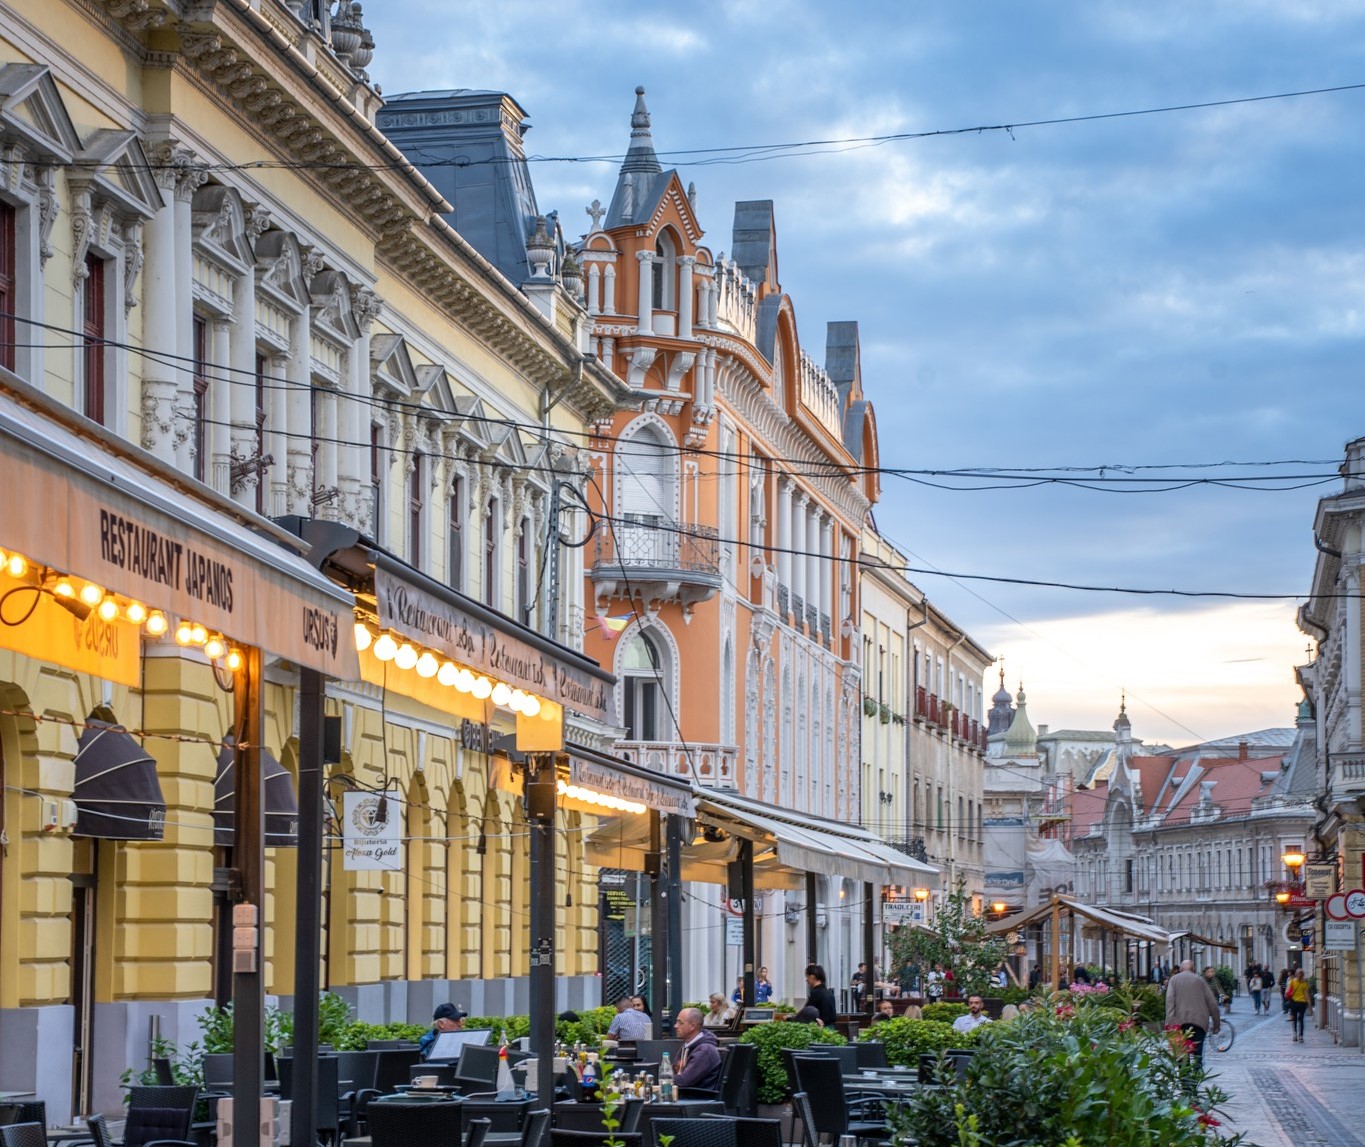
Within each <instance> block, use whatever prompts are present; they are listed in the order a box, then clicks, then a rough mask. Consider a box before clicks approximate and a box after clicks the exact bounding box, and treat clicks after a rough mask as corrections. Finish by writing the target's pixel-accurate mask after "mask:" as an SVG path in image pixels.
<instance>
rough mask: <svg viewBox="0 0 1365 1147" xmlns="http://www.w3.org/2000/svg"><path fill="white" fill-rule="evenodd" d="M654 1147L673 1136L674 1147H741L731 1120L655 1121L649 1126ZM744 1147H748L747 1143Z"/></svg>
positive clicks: (658, 1146) (659, 1146) (659, 1145)
mask: <svg viewBox="0 0 1365 1147" xmlns="http://www.w3.org/2000/svg"><path fill="white" fill-rule="evenodd" d="M649 1130H650V1134H651V1135H653V1136H654V1139H653V1143H654V1147H661V1137H662V1136H665V1135H671V1136H672V1137H673V1142H672V1147H740V1143H739V1140H738V1139H737V1138H736V1136H735V1125H734V1123H733V1122H731V1121H730V1120H729V1119H725V1118H723V1117H722V1118H721V1119H655V1120H652V1121H651V1122H650V1124H649ZM743 1147H748V1144H747V1143H745V1144H744V1145H743Z"/></svg>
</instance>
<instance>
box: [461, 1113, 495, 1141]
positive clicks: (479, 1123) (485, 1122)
mask: <svg viewBox="0 0 1365 1147" xmlns="http://www.w3.org/2000/svg"><path fill="white" fill-rule="evenodd" d="M492 1126H493V1121H492V1120H491V1119H473V1120H470V1123H469V1130H468V1131H467V1132H466V1133H465V1139H464V1147H483V1141H484V1140H485V1139H487V1138H488V1129H489V1128H490V1127H492Z"/></svg>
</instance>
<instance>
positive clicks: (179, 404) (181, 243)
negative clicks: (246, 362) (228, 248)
mask: <svg viewBox="0 0 1365 1147" xmlns="http://www.w3.org/2000/svg"><path fill="white" fill-rule="evenodd" d="M176 163H177V168H176V171H177V178H176V181H175V197H174V210H175V256H174V257H175V291H176V296H175V346H176V354H177V355H178V356H179V357H178V360H177V361H179V362H180V363H181V364H182V365H181V367H180V368H179V369H178V370H177V371H176V401H175V405H176V417H175V464H176V465H177V466H178V467H179V468H180V469H181V470H183V471H184V472H185V473H187V474H192V473H193V472H194V462H193V459H192V458H191V453H192V451H193V449H194V445H193V443H194V380H193V377H192V373H191V368H190V367H189V366H188V365H186V364H189V363H192V362H193V361H194V303H193V298H194V227H193V222H194V220H193V207H192V204H193V200H194V193H195V192H196V191H198V190H199V188H201V187H202V186H203V185H204V184H205V182H207V180H208V175H207V174H206V173H205V172H204V170H203V169H202V168H201V167H198V166H197V165H195V164H193V163H192V162H191V160H190V153H188V152H185V153H184V154H183V159H182V157H181V156H179V155H178V156H177V159H176ZM204 473H205V476H206V477H207V476H208V468H207V467H206V468H205V471H204Z"/></svg>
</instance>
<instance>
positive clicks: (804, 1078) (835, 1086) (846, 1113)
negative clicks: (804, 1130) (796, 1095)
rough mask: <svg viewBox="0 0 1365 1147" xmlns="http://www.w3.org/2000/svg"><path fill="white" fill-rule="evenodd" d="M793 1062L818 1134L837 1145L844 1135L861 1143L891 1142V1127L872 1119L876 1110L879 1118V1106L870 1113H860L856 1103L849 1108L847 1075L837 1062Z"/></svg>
mask: <svg viewBox="0 0 1365 1147" xmlns="http://www.w3.org/2000/svg"><path fill="white" fill-rule="evenodd" d="M792 1062H793V1063H794V1065H795V1067H796V1084H797V1087H798V1088H799V1089H800V1090H801V1091H802V1092H804V1093H805V1095H806V1098H807V1100H808V1102H809V1103H810V1109H811V1114H812V1115H813V1116H814V1119H815V1129H816V1130H817V1131H820V1132H824V1133H825V1134H827V1135H829V1136H830V1137H831V1138H833V1140H834V1141H835V1142H836V1143H837V1142H838V1141H839V1137H840V1136H841V1135H853V1136H855V1137H856V1138H858V1139H882V1140H888V1139H890V1138H891V1127H890V1126H889V1125H888V1124H887V1122H886V1120H885V1119H882V1118H877V1119H872V1118H870V1116H871V1115H872V1114H873V1112H872V1110H871V1109H870V1108H871V1107H873V1106H875V1107H876V1108H877V1109H878V1114H880V1110H879V1109H880V1106H881V1105H880V1102H876V1101H874V1102H873V1103H869V1104H868V1108H867V1109H861V1110H860V1104H859V1103H858V1101H857V1100H854V1101H853V1103H852V1105H850V1097H849V1095H848V1094H847V1093H846V1092H845V1091H844V1073H843V1071H842V1069H841V1068H840V1066H839V1061H838V1060H837V1059H834V1058H833V1057H832V1056H827V1055H798V1056H793V1057H792ZM850 1106H852V1109H853V1110H852V1113H850Z"/></svg>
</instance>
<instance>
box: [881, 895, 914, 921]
mask: <svg viewBox="0 0 1365 1147" xmlns="http://www.w3.org/2000/svg"><path fill="white" fill-rule="evenodd" d="M882 923H883V924H886V925H901V924H923V923H924V905H923V904H920V903H919V902H918V901H915V900H887V901H885V902H883V904H882Z"/></svg>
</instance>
